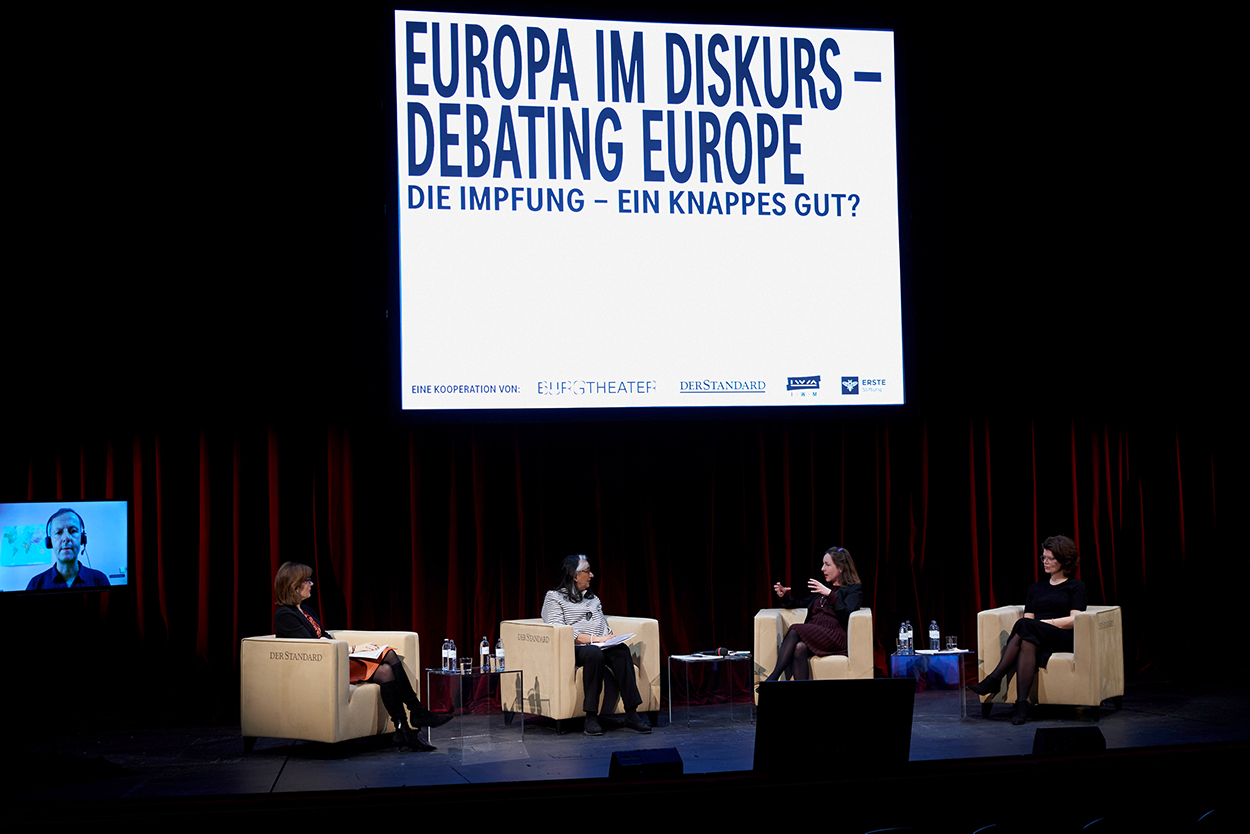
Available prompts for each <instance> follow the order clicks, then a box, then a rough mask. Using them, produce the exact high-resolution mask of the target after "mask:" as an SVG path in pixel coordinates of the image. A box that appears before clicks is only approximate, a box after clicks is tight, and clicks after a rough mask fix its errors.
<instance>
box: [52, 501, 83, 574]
mask: <svg viewBox="0 0 1250 834" xmlns="http://www.w3.org/2000/svg"><path fill="white" fill-rule="evenodd" d="M50 526H51V537H52V557H53V558H54V559H56V561H58V562H64V563H66V564H72V563H74V562H75V561H77V560H78V552H79V551H80V550H82V522H81V521H79V520H78V516H76V515H74V514H73V513H61V514H60V515H58V516H57V517H56V518H54V519H52V524H51V525H50Z"/></svg>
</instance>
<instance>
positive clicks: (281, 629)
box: [273, 562, 451, 752]
mask: <svg viewBox="0 0 1250 834" xmlns="http://www.w3.org/2000/svg"><path fill="white" fill-rule="evenodd" d="M312 587H313V581H312V568H310V567H308V565H301V564H300V563H299V562H286V563H285V564H283V565H282V567H280V568H278V575H277V576H275V577H274V580H273V593H274V596H275V597H277V599H278V609H277V610H276V611H275V612H274V614H273V632H274V634H275V635H277V636H278V637H302V638H306V639H325V640H330V639H332V637H331V635H330V634H329V632H327V631H325V630H324V629H323V628H322V627H321V621H320V620H319V619H318V618H317V615H316V613H315V612H314V611H313V610H312V609H310V608H306V607H304V603H305V602H306V601H307V600H308V598H309V597H310V596H312ZM381 648H383V647H382V646H378V645H377V644H376V643H364V644H361V645H359V646H348V647H347V651H348V653H349V654H352V653H355V652H357V651H361V652H369V651H377V650H378V649H381ZM350 664H351V668H350V670H349V672H348V680H349V681H350V682H351V683H374V684H377V685H378V686H379V687H380V689H381V692H380V693H379V694H380V695H381V696H382V705H383V706H384V707H385V708H386V713H387V715H389V716H390V717H391V721H392V722H394V724H395V743H396V744H397V745H400V746H403V747H410V748H412V749H413V750H419V751H422V752H425V751H429V750H434V749H436V748H435V747H434V746H433V745H430V744H427V743H425V742H424V741H422V740H421V737H420V735H419V730H418V729H417V728H419V727H438V726H440V725H442V724H446V723H447V722H448V721H450V720H451V716H450V715H444V716H438V715H435V714H434V713H432V712H430V711H429V710H428V709H426V708H425V706H424V705H422V703H421V701H420V699H418V698H417V693H415V692H413V691H412V684H411V683H409V681H408V675H406V674H405V673H404V669H403V665H402V661H400V659H399V656H398V655H397V654H395V650H394V649H391V648H389V647H387V648H386V651H385V652H383V653H382V655H381V657H379V658H378V659H377V660H365V659H360V658H355V657H353V658H351V660H350ZM405 706H407V707H408V712H409V713H411V715H412V720H411V723H409V719H408V715H405V714H404V707H405Z"/></svg>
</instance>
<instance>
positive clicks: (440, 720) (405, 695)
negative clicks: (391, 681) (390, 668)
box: [395, 667, 455, 727]
mask: <svg viewBox="0 0 1250 834" xmlns="http://www.w3.org/2000/svg"><path fill="white" fill-rule="evenodd" d="M395 686H396V687H397V688H398V689H399V696H400V698H402V699H403V702H404V705H405V706H407V707H408V714H409V715H411V716H412V726H414V727H441V726H443V725H444V724H446V723H447V722H448V721H450V720H451V719H452V718H454V717H455V716H453V715H452V714H451V713H447V714H446V715H435V714H434V713H432V712H430V711H429V710H428V709H426V708H425V704H422V703H421V699H420V698H418V697H417V693H415V692H413V691H412V684H410V683H408V676H407V675H406V674H404V670H403V668H402V667H398V668H396V669H395Z"/></svg>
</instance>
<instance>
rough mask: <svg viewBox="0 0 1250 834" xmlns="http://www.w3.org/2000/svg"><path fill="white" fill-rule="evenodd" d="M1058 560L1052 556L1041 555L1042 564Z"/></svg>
mask: <svg viewBox="0 0 1250 834" xmlns="http://www.w3.org/2000/svg"><path fill="white" fill-rule="evenodd" d="M1058 561H1059V560H1058V559H1056V558H1055V557H1054V556H1043V557H1042V564H1046V563H1047V562H1058Z"/></svg>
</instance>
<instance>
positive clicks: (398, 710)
mask: <svg viewBox="0 0 1250 834" xmlns="http://www.w3.org/2000/svg"><path fill="white" fill-rule="evenodd" d="M378 689H379V690H380V691H379V693H378V694H379V695H381V696H382V706H384V707H385V708H386V714H387V715H389V716H390V717H391V722H392V723H393V724H394V725H395V746H396V747H407V748H409V749H410V750H416V751H417V752H419V753H426V752H429V751H430V750H435V749H437V748H435V747H434V746H433V745H429V744H426V743H425V742H424V741H422V740H421V736H420V734H419V733H418V732H417V731H416V730H414V729H413V728H412V727H409V726H408V716H406V715H404V703H403V701H401V700H400V699H399V691H400V687H399V685H398V684H396V683H395V681H387V682H386V683H380V684H378Z"/></svg>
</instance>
